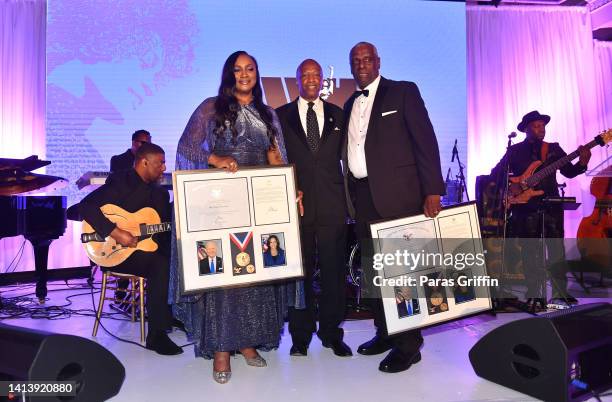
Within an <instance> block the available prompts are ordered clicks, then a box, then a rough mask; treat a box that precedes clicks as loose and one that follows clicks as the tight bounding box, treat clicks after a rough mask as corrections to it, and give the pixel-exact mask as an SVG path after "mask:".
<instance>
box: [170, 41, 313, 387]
mask: <svg viewBox="0 0 612 402" xmlns="http://www.w3.org/2000/svg"><path fill="white" fill-rule="evenodd" d="M286 160H287V156H286V151H285V144H284V140H283V136H282V132H281V128H280V124H279V122H278V118H277V116H276V114H275V112H274V110H273V109H272V108H270V107H268V106H266V105H264V103H263V100H262V89H261V85H260V77H259V71H258V68H257V62H256V60H255V59H254V58H253V57H252V56H250V55H248V54H247V53H246V52H242V51H239V52H235V53H233V54H232V55H230V56H229V57H228V59H227V60H226V62H225V64H224V66H223V72H222V77H221V85H220V87H219V93H218V96H217V97H215V98H209V99H206V100H204V102H202V104H200V106H198V108H197V109H196V110H195V112H194V113H193V114H192V116H191V118H190V119H189V122H188V123H187V127H186V128H185V131H184V132H183V135H182V136H181V139H180V140H179V144H178V149H177V155H176V170H190V169H206V168H208V167H209V166H210V167H217V168H224V169H226V170H228V171H230V172H235V171H236V170H237V169H238V168H239V167H240V166H257V165H267V164H269V163H272V164H278V163H286ZM173 238H174V239H176V237H174V236H173ZM178 282H179V278H178V262H177V256H176V244H173V253H172V261H171V269H170V299H171V300H170V301H171V303H172V304H173V308H174V313H175V316H176V317H177V318H178V319H180V320H181V321H183V323H184V324H185V328H186V330H187V334H188V336H189V337H190V338H191V339H192V340H193V341H195V342H196V344H195V353H196V356H202V357H204V358H207V359H210V358H214V362H213V378H214V379H215V381H217V382H220V383H225V382H227V381H229V378H230V375H231V367H230V360H229V358H230V352H232V351H240V353H241V354H242V355H243V356H244V358H245V359H246V362H247V364H249V365H252V366H259V367H263V366H265V365H266V363H265V360H264V359H263V358H262V357H261V356H260V355H259V354H258V353H257V350H256V349H261V350H266V351H267V350H271V349H274V348H276V347H278V344H279V341H280V334H281V330H282V328H283V324H284V315H285V313H286V310H287V307H288V306H293V307H297V308H301V307H303V290H302V288H301V287H300V286H295V284H291V285H258V286H251V287H246V288H234V289H220V290H212V291H207V292H205V293H202V294H200V295H195V296H185V297H180V294H179V290H178V289H179V285H178Z"/></svg>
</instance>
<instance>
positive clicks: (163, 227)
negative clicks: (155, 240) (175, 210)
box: [140, 222, 172, 236]
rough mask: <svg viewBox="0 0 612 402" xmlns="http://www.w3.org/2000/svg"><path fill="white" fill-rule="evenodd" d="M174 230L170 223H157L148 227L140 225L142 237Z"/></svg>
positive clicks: (144, 224)
mask: <svg viewBox="0 0 612 402" xmlns="http://www.w3.org/2000/svg"><path fill="white" fill-rule="evenodd" d="M171 229H172V225H171V224H170V222H163V223H155V224H153V225H147V224H146V223H143V224H141V225H140V234H141V236H148V235H153V234H155V233H161V232H168V231H170V230H171Z"/></svg>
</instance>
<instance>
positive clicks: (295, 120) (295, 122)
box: [288, 98, 310, 151]
mask: <svg viewBox="0 0 612 402" xmlns="http://www.w3.org/2000/svg"><path fill="white" fill-rule="evenodd" d="M288 119H289V127H294V129H293V130H291V131H292V132H293V134H294V135H296V136H297V137H298V138H299V139H300V141H302V143H304V146H305V147H306V148H307V149H308V150H309V151H310V147H309V146H308V142H307V141H306V132H305V131H304V127H302V121H301V120H300V112H299V110H298V103H297V98H296V99H295V100H294V101H293V102H291V109H290V110H289V116H288Z"/></svg>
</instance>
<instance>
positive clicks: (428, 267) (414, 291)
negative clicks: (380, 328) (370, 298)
mask: <svg viewBox="0 0 612 402" xmlns="http://www.w3.org/2000/svg"><path fill="white" fill-rule="evenodd" d="M370 229H371V232H372V240H373V255H372V268H373V269H372V274H371V275H369V277H368V279H367V281H368V282H367V285H366V286H368V287H370V289H374V290H375V291H374V292H373V293H372V294H373V295H376V296H375V297H380V298H381V299H382V304H383V309H384V314H385V322H386V327H387V332H388V334H389V335H392V334H396V333H400V332H403V331H408V330H411V329H414V328H420V327H425V326H430V325H433V324H437V323H441V322H445V321H449V320H453V319H457V318H461V317H465V316H468V315H472V314H475V313H479V312H482V311H486V310H489V309H491V307H492V304H491V292H490V287H495V286H496V285H498V284H497V279H495V278H491V277H489V275H488V274H487V267H486V264H485V254H486V251H485V250H484V249H483V245H482V239H481V237H480V226H479V223H478V215H477V212H476V204H475V203H473V202H471V203H465V204H459V205H457V206H453V207H449V208H445V209H443V210H442V211H441V212H440V214H439V215H438V216H437V217H435V218H428V217H426V216H425V215H418V216H411V217H407V218H401V219H394V220H391V221H384V222H376V223H373V224H371V225H370Z"/></svg>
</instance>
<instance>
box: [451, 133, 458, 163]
mask: <svg viewBox="0 0 612 402" xmlns="http://www.w3.org/2000/svg"><path fill="white" fill-rule="evenodd" d="M455 155H457V139H456V138H455V146H453V158H452V159H451V162H454V161H455Z"/></svg>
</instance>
